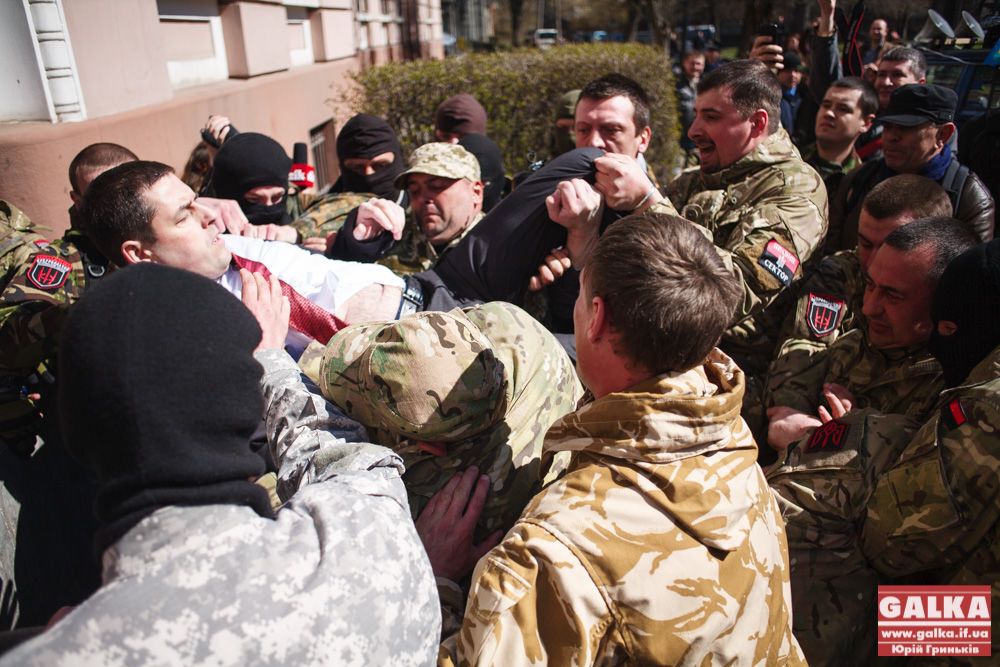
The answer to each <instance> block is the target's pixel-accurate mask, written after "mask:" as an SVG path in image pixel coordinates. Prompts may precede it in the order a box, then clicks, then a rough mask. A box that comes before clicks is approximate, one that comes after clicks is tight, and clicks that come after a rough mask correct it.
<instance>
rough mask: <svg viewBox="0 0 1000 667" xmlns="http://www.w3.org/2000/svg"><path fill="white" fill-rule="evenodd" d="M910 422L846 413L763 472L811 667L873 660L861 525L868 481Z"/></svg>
mask: <svg viewBox="0 0 1000 667" xmlns="http://www.w3.org/2000/svg"><path fill="white" fill-rule="evenodd" d="M917 425H919V422H916V421H913V420H910V419H907V418H906V417H904V416H902V415H879V414H877V413H876V412H875V411H873V410H870V409H867V410H852V411H851V412H849V413H847V414H846V415H845V416H844V417H842V418H840V419H837V420H835V421H832V422H829V423H828V424H826V425H824V426H822V427H820V428H817V429H816V430H815V431H814V432H813V433H811V434H810V435H808V436H806V437H805V438H803V439H802V440H801V441H799V442H798V443H795V444H793V445H792V446H790V447H789V448H788V449H787V450H786V451H785V455H784V460H782V461H779V462H778V463H776V464H775V465H773V466H771V467H770V468H769V469H768V470H767V471H766V475H767V481H768V483H769V484H770V486H771V490H772V491H773V492H774V496H775V499H776V500H777V502H778V507H779V508H781V515H782V517H784V519H785V530H786V532H787V533H788V555H789V558H790V559H791V564H792V576H791V579H792V609H793V612H794V613H793V616H792V617H793V619H794V621H793V627H794V629H795V637H796V638H797V639H798V640H799V645H800V646H801V647H802V651H803V653H805V657H806V659H807V660H808V661H809V664H810V665H813V666H814V667H818V666H820V665H830V666H831V667H832V666H834V665H867V664H870V663H871V662H872V660H873V659H874V655H875V624H874V620H875V591H876V590H877V586H878V582H879V580H878V575H877V573H876V572H875V570H874V569H873V568H872V567H871V566H870V565H869V564H868V561H867V560H865V557H864V554H863V553H862V551H861V544H860V542H861V539H860V538H861V522H862V520H863V519H864V514H865V508H866V507H867V504H868V499H869V498H870V497H871V494H872V492H873V491H874V489H875V481H876V480H877V479H878V476H879V475H880V474H882V471H884V470H885V468H886V467H887V466H888V465H889V464H891V463H892V462H893V461H895V459H896V457H897V456H898V455H899V452H900V451H901V450H902V447H903V445H905V444H906V442H908V440H909V436H911V435H912V434H913V432H914V431H915V429H916V426H917Z"/></svg>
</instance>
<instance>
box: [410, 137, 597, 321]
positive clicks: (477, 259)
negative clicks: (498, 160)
mask: <svg viewBox="0 0 1000 667" xmlns="http://www.w3.org/2000/svg"><path fill="white" fill-rule="evenodd" d="M603 154H604V153H603V151H600V150H598V149H596V148H578V149H576V150H573V151H570V152H569V153H564V154H563V155H560V156H559V157H557V158H556V159H554V160H552V161H551V162H549V163H547V164H546V165H545V166H544V167H542V168H541V169H539V170H538V171H537V172H535V173H534V174H532V175H531V176H530V177H528V178H527V179H526V180H525V181H524V182H523V183H521V184H520V185H519V186H517V189H516V190H514V192H512V193H511V194H510V195H508V196H507V197H506V198H504V199H503V200H502V201H501V202H500V203H499V204H497V205H496V207H494V208H493V210H492V211H490V212H489V213H488V214H487V215H486V217H485V218H483V219H482V220H481V221H479V224H477V225H476V226H475V227H474V228H473V229H472V231H471V232H469V234H468V235H467V236H466V237H465V238H464V239H462V241H461V242H459V244H458V245H457V246H455V247H454V248H452V249H451V250H449V251H448V252H447V253H446V254H445V256H444V257H442V258H441V260H440V261H439V262H438V263H437V266H435V267H434V268H433V269H431V270H429V271H422V272H420V273H417V274H414V276H413V278H414V279H415V280H417V281H418V282H419V283H420V285H421V287H422V289H423V292H424V310H451V309H452V308H456V307H461V306H468V305H472V304H475V303H482V302H487V301H508V302H510V303H520V302H521V300H522V298H523V296H524V293H525V291H526V290H527V288H528V281H529V280H530V279H531V277H532V276H533V275H535V272H536V271H537V270H538V267H539V265H541V263H542V262H543V261H544V260H545V256H546V255H547V254H548V253H549V252H550V251H551V250H552V249H553V248H556V247H558V246H561V245H563V244H565V243H566V230H565V229H564V228H563V227H560V226H559V225H557V224H556V223H554V222H552V221H551V220H549V216H548V213H547V211H546V208H545V198H546V197H548V196H549V195H550V194H552V193H553V192H554V191H555V189H556V186H557V185H558V184H559V183H560V182H562V181H568V180H571V179H574V178H582V179H584V180H586V181H587V182H589V183H593V182H594V173H595V172H594V159H595V158H597V157H600V156H601V155H603Z"/></svg>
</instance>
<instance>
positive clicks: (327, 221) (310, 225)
mask: <svg viewBox="0 0 1000 667" xmlns="http://www.w3.org/2000/svg"><path fill="white" fill-rule="evenodd" d="M374 196H375V195H373V194H370V193H366V192H331V193H330V194H327V195H323V196H319V197H317V196H315V195H300V196H299V206H300V207H301V209H302V211H301V213H299V215H298V216H296V217H295V219H294V220H293V221H292V227H294V228H295V231H297V232H298V233H299V235H300V236H301V237H302V238H303V239H308V238H311V237H314V236H315V237H320V238H326V237H327V236H329V235H330V234H332V233H334V232H339V231H340V228H341V227H343V226H344V222H345V221H346V220H347V215H348V214H349V213H350V212H351V211H353V210H354V209H356V208H357V207H359V206H361V205H362V204H364V203H365V202H366V201H368V200H369V199H371V198H373V197H374Z"/></svg>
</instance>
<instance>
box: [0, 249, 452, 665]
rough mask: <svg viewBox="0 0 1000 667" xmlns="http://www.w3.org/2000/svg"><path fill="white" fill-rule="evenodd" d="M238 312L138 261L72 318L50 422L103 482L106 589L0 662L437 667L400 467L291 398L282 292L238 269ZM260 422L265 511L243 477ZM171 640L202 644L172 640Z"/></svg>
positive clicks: (221, 298)
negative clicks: (266, 448)
mask: <svg viewBox="0 0 1000 667" xmlns="http://www.w3.org/2000/svg"><path fill="white" fill-rule="evenodd" d="M243 300H244V302H245V303H246V307H245V306H244V305H243V304H241V303H240V301H239V299H236V298H234V297H233V296H232V295H231V294H229V293H227V292H226V290H225V289H223V288H222V287H220V286H218V285H216V284H214V283H212V281H210V280H208V279H207V278H203V277H201V276H198V275H196V274H194V273H191V272H188V271H184V270H181V269H174V268H170V267H166V266H160V265H155V264H151V263H143V264H140V265H138V266H134V267H129V268H127V269H125V270H122V271H116V272H115V274H114V275H112V276H110V277H109V278H108V279H106V280H105V281H102V283H101V284H99V285H97V286H96V287H94V288H92V289H90V290H88V292H87V294H86V295H85V296H84V297H83V298H82V299H81V300H80V302H79V303H78V304H77V305H75V306H74V307H73V310H72V311H71V312H70V315H69V318H68V321H67V324H66V331H65V333H64V335H63V338H62V347H61V350H60V362H61V366H60V370H61V373H62V378H63V382H62V384H61V391H60V398H61V400H62V405H63V410H62V412H61V415H62V426H63V430H64V434H65V441H66V444H67V446H68V448H69V450H70V452H71V453H72V454H74V455H75V456H76V457H77V458H79V459H81V460H82V461H84V462H85V463H87V464H89V465H90V466H92V467H93V468H94V469H95V471H96V473H97V477H98V481H99V483H100V490H99V492H98V499H97V507H96V509H97V514H98V518H99V520H100V522H101V524H102V527H101V530H100V532H99V534H98V540H97V546H98V548H99V549H100V550H101V551H102V552H103V553H102V556H103V558H102V560H103V564H104V582H103V586H102V588H101V590H100V592H99V593H98V594H96V595H93V596H91V597H90V598H88V599H87V600H86V601H84V602H83V603H81V604H80V605H79V606H78V607H76V608H75V609H74V610H73V611H71V612H70V613H69V614H68V615H66V616H65V617H63V618H62V619H61V620H59V621H58V622H57V623H56V624H55V625H53V626H52V627H51V628H50V629H49V630H47V631H46V632H45V633H44V634H42V635H40V636H39V637H37V638H35V639H33V640H31V641H28V642H26V643H24V644H22V645H21V646H19V647H17V648H16V649H14V650H13V651H11V652H10V653H8V654H5V655H4V656H3V659H2V660H0V664H3V665H8V664H11V665H36V666H39V667H40V666H41V665H45V666H46V667H48V666H53V665H55V666H68V665H72V664H80V663H81V662H83V663H88V664H95V665H100V664H111V663H119V664H128V665H140V664H150V663H163V662H166V663H170V664H189V663H194V662H210V663H213V664H217V665H226V666H234V667H235V666H236V665H245V664H251V663H259V662H261V661H262V659H261V657H260V656H262V655H264V656H281V657H280V659H279V660H277V662H280V663H282V664H284V663H288V664H296V665H322V664H327V663H328V662H329V656H331V655H336V656H345V655H346V656H364V658H357V660H354V659H353V658H352V659H349V660H348V661H349V662H356V661H360V660H363V659H371V658H372V656H377V662H379V663H385V664H397V663H400V662H403V661H405V660H409V661H411V662H416V663H419V664H430V663H431V662H433V660H434V657H435V656H436V654H437V646H438V641H439V638H440V624H441V622H440V615H439V611H438V598H437V593H436V591H435V584H434V579H433V575H432V573H431V570H430V565H429V563H428V562H427V556H426V555H425V553H424V550H423V548H422V547H421V544H420V542H419V539H418V537H417V534H416V530H415V528H414V526H413V522H412V521H411V520H410V511H409V504H408V502H407V499H406V491H405V489H404V487H403V483H402V480H401V478H400V474H401V473H402V461H401V460H400V458H399V457H398V456H397V455H395V454H393V453H392V452H391V451H390V450H388V449H385V448H383V447H378V446H375V445H370V444H366V443H365V442H364V440H365V431H364V429H363V428H362V427H361V426H360V425H359V424H357V423H355V422H353V421H350V420H348V419H347V418H345V417H344V416H343V415H342V414H341V413H340V412H337V411H336V409H335V408H334V407H333V406H332V405H331V404H329V403H327V402H326V401H325V400H324V399H323V398H322V397H321V396H318V395H317V394H313V393H311V392H310V391H308V389H307V388H306V386H305V385H304V384H303V383H302V381H301V379H300V375H299V370H298V367H297V366H296V365H295V363H294V362H293V361H292V360H291V358H290V357H289V356H288V355H287V353H285V352H284V351H283V350H282V349H281V343H282V341H283V339H284V329H287V325H288V314H289V304H288V301H287V300H285V299H284V297H283V296H282V293H281V287H280V286H279V284H278V282H277V281H276V280H271V281H270V282H268V281H266V280H265V279H263V278H259V277H254V276H252V275H251V274H249V273H246V274H245V282H244V290H243ZM251 312H252V313H254V314H253V315H252V314H251ZM254 315H256V316H257V320H259V322H260V325H258V321H257V320H255V317H254ZM262 329H263V332H262ZM262 414H263V415H265V420H266V430H267V435H268V443H269V445H270V447H271V449H272V453H273V455H274V458H275V460H276V461H278V462H279V464H280V470H279V477H278V492H279V494H280V495H281V498H282V500H284V501H285V504H284V505H283V506H282V508H281V509H280V510H278V511H277V512H276V513H275V512H272V510H271V505H270V503H269V501H268V496H267V493H266V492H265V491H264V489H263V488H262V487H260V486H258V485H256V484H254V483H253V481H252V480H253V479H254V478H255V477H256V476H257V475H259V474H260V473H261V472H262V471H263V461H262V460H261V459H260V458H259V457H258V456H256V455H254V454H252V453H251V451H250V448H249V446H248V442H247V441H248V439H249V437H250V434H251V432H252V431H253V430H254V426H255V425H256V424H257V423H258V422H259V421H260V419H261V415H262ZM389 584H391V585H389ZM178 628H197V629H198V631H197V632H195V633H193V634H191V633H188V635H186V636H185V638H184V641H183V642H179V643H178V641H177V637H178V634H177V633H178ZM404 656H405V658H404ZM264 661H265V662H267V661H268V660H264Z"/></svg>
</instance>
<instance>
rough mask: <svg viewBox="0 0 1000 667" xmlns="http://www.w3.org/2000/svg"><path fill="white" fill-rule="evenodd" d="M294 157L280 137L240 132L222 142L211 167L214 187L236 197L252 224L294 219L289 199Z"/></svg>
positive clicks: (225, 195) (219, 193)
mask: <svg viewBox="0 0 1000 667" xmlns="http://www.w3.org/2000/svg"><path fill="white" fill-rule="evenodd" d="M291 167H292V160H291V158H289V157H288V154H287V153H285V149H284V148H282V147H281V144H279V143H278V142H277V141H275V140H274V139H272V138H271V137H268V136H265V135H263V134H257V133H256V132H241V133H240V134H237V135H236V136H234V137H231V138H229V139H228V140H227V141H226V143H224V144H222V148H220V149H219V154H218V155H216V156H215V163H214V164H213V167H212V191H213V194H214V195H215V196H216V197H219V198H220V199H235V200H236V201H237V202H238V203H239V205H240V208H241V209H242V210H243V213H244V214H246V216H247V220H249V221H250V224H253V225H268V224H271V225H287V224H288V223H289V222H291V219H290V217H289V215H288V206H287V204H286V199H287V197H288V172H289V170H290V169H291Z"/></svg>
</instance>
